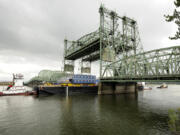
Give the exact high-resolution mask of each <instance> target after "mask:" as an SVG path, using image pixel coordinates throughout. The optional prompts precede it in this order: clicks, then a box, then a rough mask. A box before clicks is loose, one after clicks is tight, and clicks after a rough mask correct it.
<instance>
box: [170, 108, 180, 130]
mask: <svg viewBox="0 0 180 135" xmlns="http://www.w3.org/2000/svg"><path fill="white" fill-rule="evenodd" d="M168 115H169V121H168V125H169V128H170V130H171V131H172V132H173V133H180V108H179V109H178V110H177V111H175V110H169V112H168Z"/></svg>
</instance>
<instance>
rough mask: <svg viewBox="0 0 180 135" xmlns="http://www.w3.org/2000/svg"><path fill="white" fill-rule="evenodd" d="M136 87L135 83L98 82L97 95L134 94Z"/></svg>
mask: <svg viewBox="0 0 180 135" xmlns="http://www.w3.org/2000/svg"><path fill="white" fill-rule="evenodd" d="M136 85H137V83H135V82H123V83H119V82H100V83H99V87H98V94H99V95H107V94H132V93H134V94H136V92H137V88H136Z"/></svg>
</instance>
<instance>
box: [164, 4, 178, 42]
mask: <svg viewBox="0 0 180 135" xmlns="http://www.w3.org/2000/svg"><path fill="white" fill-rule="evenodd" d="M174 5H175V6H176V8H175V9H174V13H173V15H165V18H166V21H167V22H172V21H174V22H175V24H176V25H177V26H178V30H177V32H176V34H175V35H174V36H173V37H169V38H170V39H172V40H174V39H175V40H176V39H180V11H178V9H179V7H180V0H175V2H174Z"/></svg>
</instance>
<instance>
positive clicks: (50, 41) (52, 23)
mask: <svg viewBox="0 0 180 135" xmlns="http://www.w3.org/2000/svg"><path fill="white" fill-rule="evenodd" d="M101 3H103V4H104V5H105V6H106V7H107V8H109V9H112V10H115V11H116V12H117V13H119V15H121V16H124V15H126V16H128V17H131V18H133V19H135V20H136V21H137V22H138V25H139V31H140V36H141V40H142V44H143V47H144V49H145V50H151V49H156V48H162V47H168V46H174V45H180V44H178V43H179V40H177V41H170V40H169V39H168V37H169V36H170V35H173V33H175V31H176V29H177V27H176V25H175V24H173V23H167V22H165V19H164V17H163V16H164V14H171V13H172V12H173V9H174V5H173V1H171V0H151V1H147V0H0V80H11V79H12V73H22V74H24V75H25V80H28V79H29V78H31V77H32V76H35V75H37V74H38V72H39V71H40V70H42V69H50V70H60V69H61V66H62V59H63V48H64V46H63V40H64V38H65V37H66V38H67V39H70V40H76V39H78V38H80V37H81V36H82V35H84V34H87V33H89V32H92V31H94V30H96V29H97V28H98V25H99V13H98V8H99V6H100V4H101ZM96 67H97V66H96ZM93 73H95V71H94V70H93Z"/></svg>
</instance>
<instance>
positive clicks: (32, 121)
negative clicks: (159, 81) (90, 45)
mask: <svg viewBox="0 0 180 135" xmlns="http://www.w3.org/2000/svg"><path fill="white" fill-rule="evenodd" d="M0 106H1V108H0V135H170V134H171V133H170V131H169V129H168V125H167V121H168V116H167V112H168V109H176V108H179V107H180V86H177V85H171V86H169V88H168V89H156V88H155V87H154V88H153V90H151V91H144V92H139V93H138V97H136V96H135V95H117V96H112V95H106V96H98V95H71V96H69V97H63V96H44V97H39V98H37V97H33V96H11V97H10V96H7V97H0Z"/></svg>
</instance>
